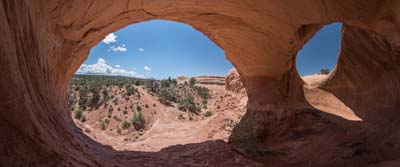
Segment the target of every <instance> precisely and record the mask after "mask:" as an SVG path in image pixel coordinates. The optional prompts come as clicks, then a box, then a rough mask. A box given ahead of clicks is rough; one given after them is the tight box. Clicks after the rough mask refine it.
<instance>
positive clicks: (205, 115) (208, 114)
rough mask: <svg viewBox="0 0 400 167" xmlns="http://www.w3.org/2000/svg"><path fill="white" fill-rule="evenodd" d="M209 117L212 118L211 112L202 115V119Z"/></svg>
mask: <svg viewBox="0 0 400 167" xmlns="http://www.w3.org/2000/svg"><path fill="white" fill-rule="evenodd" d="M210 116H212V112H211V111H207V112H206V113H204V117H210Z"/></svg>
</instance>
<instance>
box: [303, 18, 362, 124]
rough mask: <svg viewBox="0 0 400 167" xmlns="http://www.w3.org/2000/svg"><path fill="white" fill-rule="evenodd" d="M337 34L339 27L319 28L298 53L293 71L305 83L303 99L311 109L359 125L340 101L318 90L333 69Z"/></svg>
mask: <svg viewBox="0 0 400 167" xmlns="http://www.w3.org/2000/svg"><path fill="white" fill-rule="evenodd" d="M341 32H342V23H331V24H328V25H325V26H323V27H322V28H321V29H320V30H319V31H318V32H316V34H314V36H313V37H312V38H311V39H310V40H309V41H308V42H307V43H306V44H305V45H304V46H303V49H302V50H300V51H299V52H298V54H297V57H296V68H297V71H298V73H299V74H300V75H301V78H302V80H303V81H304V82H305V86H304V96H305V98H306V101H307V102H308V103H309V104H310V105H311V106H313V107H314V108H316V109H319V110H321V111H322V112H326V113H329V114H333V115H337V116H339V117H342V118H344V119H347V120H352V121H362V119H361V118H360V117H358V116H357V115H356V114H355V112H354V111H353V110H352V109H351V108H350V107H348V106H347V105H346V104H345V103H343V101H342V100H341V99H339V98H338V97H336V96H335V95H334V94H332V93H331V92H328V91H326V90H324V89H323V88H322V87H324V86H325V85H326V83H327V82H328V79H329V76H330V75H331V74H332V71H334V70H335V68H336V63H337V61H338V56H339V52H340V48H341Z"/></svg>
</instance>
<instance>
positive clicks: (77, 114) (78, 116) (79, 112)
mask: <svg viewBox="0 0 400 167" xmlns="http://www.w3.org/2000/svg"><path fill="white" fill-rule="evenodd" d="M83 117H84V116H83V111H82V110H81V109H78V110H76V111H75V119H78V120H82V118H83Z"/></svg>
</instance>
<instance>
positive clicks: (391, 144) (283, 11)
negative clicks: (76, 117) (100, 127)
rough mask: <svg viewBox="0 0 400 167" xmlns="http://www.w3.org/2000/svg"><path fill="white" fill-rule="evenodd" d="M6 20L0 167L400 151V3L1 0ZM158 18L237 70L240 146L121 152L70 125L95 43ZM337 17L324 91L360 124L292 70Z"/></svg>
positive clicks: (286, 161)
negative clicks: (241, 96)
mask: <svg viewBox="0 0 400 167" xmlns="http://www.w3.org/2000/svg"><path fill="white" fill-rule="evenodd" d="M0 18H1V19H0V25H1V26H0V32H1V34H3V36H2V38H1V39H0V70H1V71H2V72H3V75H2V76H1V78H0V92H1V95H0V109H1V112H0V119H1V121H0V122H1V123H0V127H1V131H2V134H1V135H0V140H1V141H2V142H1V144H0V147H1V149H0V150H1V151H0V164H1V165H4V166H28V165H31V166H84V165H88V166H111V165H116V166H131V165H132V164H138V165H139V166H140V165H146V164H147V165H149V164H152V165H156V164H161V165H167V166H168V165H170V166H174V165H177V164H181V165H185V164H186V163H185V162H187V164H186V165H193V164H198V165H200V166H243V165H247V166H253V165H254V166H255V165H257V163H255V162H251V161H248V160H247V158H244V157H243V155H242V154H238V153H237V152H235V151H232V150H231V148H232V147H235V148H237V149H238V150H240V151H242V152H243V153H244V155H246V156H247V157H251V158H254V159H257V160H259V161H260V162H263V163H265V164H268V165H271V166H366V165H378V166H384V165H386V164H390V165H392V166H393V163H396V162H398V160H396V159H398V158H399V157H400V156H399V155H400V153H399V150H400V149H399V148H400V143H399V141H400V140H399V136H400V135H399V133H400V132H399V130H398V129H399V128H398V127H399V124H400V123H399V122H400V121H399V120H398V118H399V117H398V111H399V109H400V106H399V104H400V103H399V101H400V97H399V95H400V89H399V85H400V77H399V76H400V69H399V64H400V61H399V57H400V53H399V52H400V1H397V0H364V1H361V0H343V1H337V0H297V1H293V0H280V1H276V0H254V1H242V0H231V1H198V0H185V1H183V0H182V1H172V0H152V1H145V0H121V1H109V0H86V1H82V0H69V1H66V0H61V1H48V0H30V1H28V0H25V1H24V0H21V1H16V0H3V1H1V3H0ZM150 19H167V20H173V21H179V22H182V23H186V24H189V25H191V26H193V27H194V28H196V29H197V30H199V31H201V32H203V33H204V34H206V35H207V36H208V37H209V38H210V39H211V40H213V41H214V42H215V43H216V44H218V45H219V46H220V47H221V48H223V49H224V50H225V53H226V57H227V58H228V59H229V60H230V61H231V62H232V64H234V65H235V67H236V68H237V70H238V71H239V72H240V74H241V76H242V77H243V82H244V86H245V87H246V91H247V94H248V100H249V101H248V104H247V110H248V111H247V113H246V115H245V116H244V117H243V119H242V121H241V123H240V124H239V125H238V126H237V127H236V128H235V129H236V130H234V131H236V132H234V133H233V135H232V141H231V143H232V146H231V145H227V144H224V143H217V144H215V143H214V144H212V143H200V144H198V145H196V144H194V145H187V146H177V147H173V148H171V149H173V150H175V151H174V153H166V152H165V151H164V152H163V151H161V152H158V153H144V152H124V151H122V152H118V151H115V150H113V149H111V148H109V147H106V146H103V145H100V144H98V143H96V142H94V141H92V140H91V139H89V138H88V137H86V136H85V135H83V133H82V132H81V131H80V130H79V129H78V128H77V127H76V126H74V125H73V122H72V120H71V118H70V116H69V114H68V111H67V108H66V102H67V100H66V88H67V83H68V81H69V79H70V78H71V77H72V75H73V74H74V73H75V71H76V70H77V69H78V67H79V66H80V65H81V63H82V62H83V61H84V60H85V59H86V58H87V56H88V53H89V49H90V48H91V47H93V46H94V45H95V44H96V43H98V42H99V41H101V40H102V39H103V38H104V37H105V36H106V35H107V34H108V33H111V32H113V31H116V30H118V29H119V28H122V27H124V26H127V25H129V24H132V23H137V22H141V21H146V20H150ZM331 22H343V24H344V28H343V32H342V36H343V40H342V49H341V52H340V56H339V61H338V64H337V68H336V70H335V71H334V73H332V74H331V76H330V79H329V81H328V82H327V84H326V85H325V86H323V87H322V89H325V90H327V91H330V92H332V93H333V94H334V95H336V96H337V97H338V98H339V99H341V100H342V101H343V103H344V104H346V105H347V106H348V107H349V108H351V109H353V111H354V112H355V113H356V115H358V116H359V117H360V118H361V119H362V120H363V121H362V122H350V121H348V120H344V119H339V118H337V117H336V116H334V115H328V116H327V115H326V114H321V113H322V112H320V111H318V110H315V109H311V110H310V109H309V108H310V106H309V105H308V103H307V101H306V98H305V96H304V90H303V84H304V82H303V81H302V80H301V78H300V77H299V75H298V74H297V72H296V69H295V58H296V55H297V52H298V50H299V49H300V48H302V46H303V45H304V44H305V43H306V42H307V41H308V40H309V39H310V38H311V37H312V36H313V35H314V34H315V33H316V32H317V31H318V30H319V29H320V28H321V27H322V26H323V25H325V24H328V23H331ZM203 145H206V146H203ZM193 146H198V147H196V149H195V151H189V152H186V151H183V150H185V149H190V148H192V147H193ZM174 148H175V149H174ZM188 157H189V158H188ZM189 161H190V162H189Z"/></svg>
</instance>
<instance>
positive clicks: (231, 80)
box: [225, 68, 246, 93]
mask: <svg viewBox="0 0 400 167" xmlns="http://www.w3.org/2000/svg"><path fill="white" fill-rule="evenodd" d="M225 90H228V91H231V92H235V93H245V92H246V90H245V88H244V84H243V81H242V78H241V77H240V74H239V73H238V72H237V70H236V69H235V68H232V69H231V70H229V72H228V75H227V76H226V80H225Z"/></svg>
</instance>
